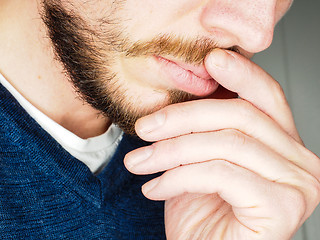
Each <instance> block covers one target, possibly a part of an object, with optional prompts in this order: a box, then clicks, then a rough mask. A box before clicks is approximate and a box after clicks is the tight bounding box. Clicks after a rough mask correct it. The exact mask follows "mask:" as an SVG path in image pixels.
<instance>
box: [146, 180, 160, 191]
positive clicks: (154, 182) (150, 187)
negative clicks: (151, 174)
mask: <svg viewBox="0 0 320 240" xmlns="http://www.w3.org/2000/svg"><path fill="white" fill-rule="evenodd" d="M159 182H160V177H158V178H156V179H153V180H152V181H150V182H147V183H146V184H145V185H143V186H142V191H143V193H144V194H148V193H150V192H151V191H152V190H153V189H155V188H156V187H157V186H158V184H159Z"/></svg>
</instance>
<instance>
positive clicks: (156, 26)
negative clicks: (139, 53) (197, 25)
mask: <svg viewBox="0 0 320 240" xmlns="http://www.w3.org/2000/svg"><path fill="white" fill-rule="evenodd" d="M203 2H204V1H203V0H138V1H137V0H127V1H126V2H125V3H124V6H123V9H122V10H121V11H119V18H120V19H125V21H124V22H123V23H124V27H125V31H126V32H128V33H129V34H130V36H131V40H132V41H137V40H142V39H150V38H153V37H154V36H155V34H159V33H168V32H171V30H172V28H174V26H175V25H177V24H178V23H179V21H180V20H181V19H182V18H183V17H184V16H186V15H188V14H189V13H191V12H192V11H195V10H196V9H197V8H199V7H200V6H201V5H202V4H203Z"/></svg>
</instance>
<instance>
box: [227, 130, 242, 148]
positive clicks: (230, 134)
mask: <svg viewBox="0 0 320 240" xmlns="http://www.w3.org/2000/svg"><path fill="white" fill-rule="evenodd" d="M223 134H224V137H225V139H226V140H225V141H226V142H227V144H228V145H229V146H231V147H234V148H238V147H242V146H244V145H246V143H247V142H248V137H247V135H245V134H244V133H242V132H240V131H239V130H236V129H226V130H224V131H223Z"/></svg>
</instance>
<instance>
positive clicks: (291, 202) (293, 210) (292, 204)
mask: <svg viewBox="0 0 320 240" xmlns="http://www.w3.org/2000/svg"><path fill="white" fill-rule="evenodd" d="M286 199H287V201H286V203H285V206H283V205H282V206H281V207H282V211H285V213H284V214H282V215H283V216H285V217H286V219H287V223H286V224H288V226H287V227H288V228H291V227H292V228H296V226H297V225H299V224H300V223H301V221H302V219H303V218H304V216H305V214H306V210H307V201H306V198H305V195H304V193H303V192H302V191H300V190H298V189H297V188H294V187H290V188H288V189H287V191H286ZM288 216H291V217H290V218H288Z"/></svg>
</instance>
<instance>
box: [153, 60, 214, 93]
mask: <svg viewBox="0 0 320 240" xmlns="http://www.w3.org/2000/svg"><path fill="white" fill-rule="evenodd" d="M155 59H156V61H157V62H158V64H160V68H161V71H162V72H163V73H164V74H165V75H166V77H167V78H168V79H169V82H170V83H172V84H173V86H174V87H175V88H177V89H179V90H181V91H184V92H188V93H191V94H193V95H196V96H208V95H210V94H212V93H213V92H215V91H216V90H217V88H218V86H219V84H218V83H217V82H216V81H215V80H214V79H213V78H212V77H211V76H210V75H209V74H208V72H207V71H206V69H205V67H204V65H200V66H195V65H192V64H187V63H184V62H177V61H171V60H169V59H167V58H163V57H160V56H155Z"/></svg>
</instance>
